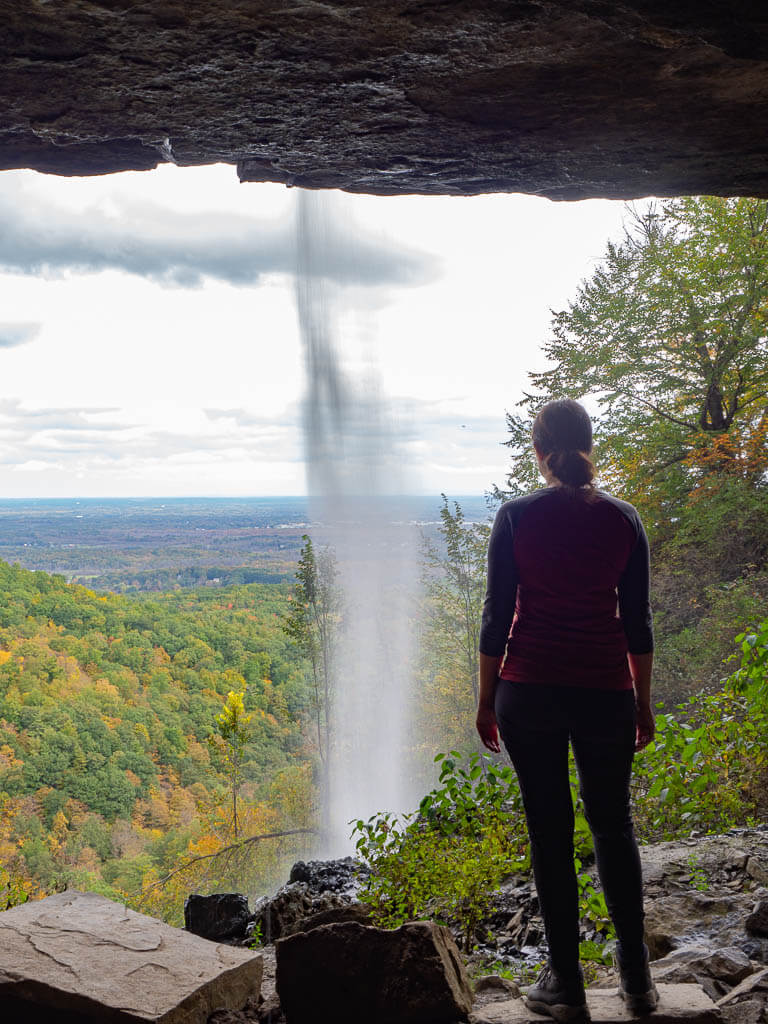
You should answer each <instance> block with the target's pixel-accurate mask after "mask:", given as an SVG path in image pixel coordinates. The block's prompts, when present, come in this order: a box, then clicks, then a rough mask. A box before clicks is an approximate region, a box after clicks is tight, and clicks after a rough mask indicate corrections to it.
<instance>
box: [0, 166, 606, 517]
mask: <svg viewBox="0 0 768 1024" xmlns="http://www.w3.org/2000/svg"><path fill="white" fill-rule="evenodd" d="M297 200H298V190H294V189H288V188H285V187H284V186H282V185H267V184H255V183H245V184H240V183H239V182H238V180H237V176H236V173H235V169H234V168H233V167H229V166H224V165H218V166H211V167H196V168H179V167H175V166H172V165H164V166H161V167H159V168H157V169H156V170H155V171H149V172H135V173H125V174H115V175H105V176H101V177H94V178H59V177H55V176H50V175H41V174H37V173H35V172H31V171H5V172H2V173H0V295H2V307H1V309H0V498H13V497H73V496H76V497H90V496H113V497H127V496H148V495H162V496H172V495H179V496H185V495H222V496H223V495H238V496H239V495H289V494H303V493H306V488H307V465H306V458H305V444H304V440H303V431H302V423H303V419H302V410H303V409H304V408H305V402H306V399H307V394H308V386H309V382H308V381H307V379H306V378H307V374H306V366H305V360H304V355H303V349H302V341H301V337H300V332H299V326H298V321H297V311H296V268H297V266H298V265H299V264H300V262H301V261H300V257H299V254H297V231H296V210H297ZM312 201H313V202H315V203H319V204H320V205H321V207H322V213H323V221H322V224H323V230H324V234H323V238H322V243H323V244H322V259H320V260H316V261H315V262H314V263H313V264H312V267H313V268H314V269H313V273H314V275H315V277H316V278H317V280H316V281H315V284H316V286H317V288H318V289H319V290H320V292H321V294H322V296H323V297H324V298H325V299H326V300H327V301H328V303H329V306H330V307H331V309H332V317H331V323H332V326H333V339H334V345H336V346H337V347H338V353H339V360H340V365H341V369H342V373H343V374H344V377H345V380H346V381H347V382H348V383H349V385H350V388H351V391H352V393H353V394H355V393H356V394H360V395H362V396H364V395H366V394H370V393H371V392H375V394H376V395H377V401H378V407H379V408H380V409H382V410H384V416H385V419H386V424H385V426H386V430H385V434H386V444H387V446H388V449H389V454H390V457H391V458H390V462H391V464H392V465H396V466H397V473H396V479H395V474H393V478H392V479H393V486H392V489H395V490H399V491H407V492H411V493H425V494H437V493H439V492H446V493H448V494H449V495H464V494H474V493H482V492H483V491H485V490H487V489H489V488H490V487H491V486H492V485H493V484H494V483H498V484H502V483H503V480H504V476H505V468H506V461H507V460H506V457H505V452H506V450H505V449H504V447H503V446H502V444H501V442H502V441H503V440H504V437H505V411H506V410H512V409H514V406H515V403H516V402H517V401H518V400H519V399H520V397H521V395H522V392H523V390H524V389H525V388H526V386H527V385H528V380H527V376H528V373H529V372H530V371H531V370H536V369H542V368H544V366H545V365H546V364H545V362H544V360H543V356H542V353H541V345H542V343H543V342H544V341H545V340H546V339H547V337H548V333H549V324H550V321H551V315H552V313H551V311H552V310H557V309H561V308H563V307H564V306H565V305H567V303H568V301H569V300H572V299H574V298H575V295H576V290H577V288H578V285H579V283H580V281H582V280H583V279H585V278H587V277H589V276H591V274H592V273H593V272H594V270H595V268H596V266H597V265H598V263H599V260H600V258H601V257H602V255H603V253H604V251H605V247H606V243H607V241H608V239H609V238H618V237H619V236H620V234H621V231H622V220H623V218H624V216H625V210H624V206H623V204H622V203H616V202H610V201H607V200H589V201H586V202H580V203H554V202H551V201H549V200H546V199H541V198H537V197H532V196H520V195H491V196H481V197H473V198H456V197H423V196H407V197H396V198H395V197H386V198H382V197H372V196H349V195H344V194H341V193H326V194H322V195H321V196H318V197H315V198H314V199H313V200H312Z"/></svg>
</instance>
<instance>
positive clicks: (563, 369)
mask: <svg viewBox="0 0 768 1024" xmlns="http://www.w3.org/2000/svg"><path fill="white" fill-rule="evenodd" d="M552 326H553V336H552V337H551V338H550V340H549V341H548V342H547V343H546V344H545V345H544V354H545V355H546V357H547V359H548V360H550V361H551V363H552V364H553V365H552V366H551V367H550V368H549V369H547V370H544V371H543V372H541V373H534V374H532V375H531V376H532V381H533V385H534V388H533V391H532V393H530V394H528V395H526V397H525V399H524V400H523V402H522V403H521V407H522V413H521V414H511V415H508V426H509V430H510V434H511V437H510V439H509V440H508V442H507V444H508V446H509V447H510V448H511V450H512V467H511V473H510V477H509V486H510V487H511V489H512V490H513V491H517V490H523V489H527V488H530V486H531V484H532V483H533V482H535V480H536V471H535V464H534V462H533V460H532V457H531V454H530V422H531V419H532V416H533V415H534V414H535V412H536V411H537V409H538V408H539V407H540V406H541V405H542V404H543V403H544V402H545V401H548V400H550V399H552V398H560V397H566V396H577V397H578V396H591V397H592V398H593V399H594V400H596V401H597V403H598V404H599V408H600V416H599V417H598V422H597V425H596V442H597V446H596V447H597V454H598V458H599V466H600V470H601V476H602V479H603V480H605V481H606V483H607V484H608V485H609V486H616V487H618V488H619V489H620V490H621V492H622V493H623V494H624V495H625V496H626V497H627V498H629V500H631V501H633V502H634V503H635V504H637V505H638V506H639V507H640V508H641V511H643V512H644V513H645V514H646V516H647V517H648V519H649V522H648V525H649V527H650V528H651V530H652V531H653V530H655V531H656V532H657V533H664V532H665V530H668V527H669V525H670V523H673V522H674V521H675V519H676V517H677V516H679V508H680V504H681V502H685V501H687V500H688V499H689V498H691V497H693V498H694V499H695V498H696V496H697V495H708V494H709V493H710V492H711V491H712V490H713V489H714V488H715V487H716V486H717V484H716V483H715V481H722V480H723V478H724V477H727V478H728V479H731V480H733V481H735V482H737V483H738V485H739V487H740V488H741V489H754V488H756V487H763V486H764V485H765V476H766V469H767V468H768V202H766V201H765V200H762V199H760V200H758V199H720V198H716V197H707V196H705V197H699V198H685V199H677V200H673V201H671V202H669V203H664V204H663V205H661V206H652V207H650V208H648V209H647V210H646V211H645V212H637V211H633V212H631V216H630V219H629V223H628V226H627V228H626V231H625V235H624V238H623V240H622V241H621V242H620V243H618V244H613V243H611V244H609V245H608V247H607V251H606V253H605V256H604V259H603V261H602V264H601V265H600V266H599V267H598V269H597V270H596V271H595V273H594V274H593V276H592V277H591V278H590V279H589V280H588V281H586V282H584V283H583V284H582V285H581V287H580V289H579V292H578V295H577V297H576V300H575V301H574V302H572V303H571V304H570V305H569V307H568V308H567V309H565V310H563V311H561V312H559V313H557V314H556V315H555V317H554V320H553V325H552Z"/></svg>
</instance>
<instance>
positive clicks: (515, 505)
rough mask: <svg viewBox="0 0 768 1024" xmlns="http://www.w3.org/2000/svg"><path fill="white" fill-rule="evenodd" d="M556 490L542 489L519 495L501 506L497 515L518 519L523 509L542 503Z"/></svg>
mask: <svg viewBox="0 0 768 1024" xmlns="http://www.w3.org/2000/svg"><path fill="white" fill-rule="evenodd" d="M555 490H556V488H554V487H540V488H539V489H538V490H536V491H531V492H530V493H529V494H519V495H518V496H517V497H515V498H510V499H509V501H505V502H504V504H503V505H500V506H499V510H498V512H497V513H496V515H497V516H506V517H511V518H513V519H514V518H516V517H517V516H518V515H519V514H520V513H521V512H522V511H523V509H526V508H528V507H529V506H530V505H534V504H535V503H536V502H537V501H541V500H542V499H543V498H546V497H547V496H548V495H551V494H552V493H553V492H554V491H555Z"/></svg>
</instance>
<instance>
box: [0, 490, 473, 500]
mask: <svg viewBox="0 0 768 1024" xmlns="http://www.w3.org/2000/svg"><path fill="white" fill-rule="evenodd" d="M488 493H489V491H487V490H486V491H482V492H477V491H473V492H469V491H467V492H464V493H462V494H456V495H453V494H448V492H447V491H437V492H435V491H404V492H401V493H395V492H393V493H392V494H374V495H372V494H348V495H345V496H344V498H345V500H356V499H358V498H365V499H366V500H371V499H374V498H383V499H387V498H440V497H441V496H442V495H443V494H446V496H447V497H448V500H449V501H453V500H454V497H455V498H484V497H485V495H486V494H488ZM286 498H292V499H294V498H301V499H304V500H306V501H311V500H316V501H323V500H325V496H324V495H320V494H42V495H40V494H30V495H22V496H18V495H17V496H11V497H4V496H0V502H6V501H196V500H199V501H246V500H255V501H284V500H285V499H286Z"/></svg>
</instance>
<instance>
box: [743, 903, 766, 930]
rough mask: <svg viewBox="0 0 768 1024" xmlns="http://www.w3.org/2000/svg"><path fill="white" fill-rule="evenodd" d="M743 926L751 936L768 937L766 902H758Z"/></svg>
mask: <svg viewBox="0 0 768 1024" xmlns="http://www.w3.org/2000/svg"><path fill="white" fill-rule="evenodd" d="M744 926H745V928H746V929H747V931H748V932H751V933H752V934H753V935H763V936H768V900H758V901H757V903H756V904H755V906H754V908H753V910H752V913H751V914H750V915H749V916H748V917H747V920H746V921H745V922H744Z"/></svg>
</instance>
